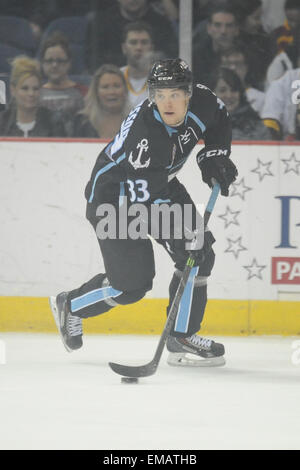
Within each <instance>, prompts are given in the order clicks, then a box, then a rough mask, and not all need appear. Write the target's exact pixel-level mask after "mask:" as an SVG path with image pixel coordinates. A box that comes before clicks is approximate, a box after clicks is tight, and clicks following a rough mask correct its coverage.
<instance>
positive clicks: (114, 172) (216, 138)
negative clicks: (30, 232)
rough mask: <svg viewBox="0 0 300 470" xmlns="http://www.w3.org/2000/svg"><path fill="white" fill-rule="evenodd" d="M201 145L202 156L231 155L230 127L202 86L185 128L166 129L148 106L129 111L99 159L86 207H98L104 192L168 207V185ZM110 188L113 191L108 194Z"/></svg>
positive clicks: (191, 104)
mask: <svg viewBox="0 0 300 470" xmlns="http://www.w3.org/2000/svg"><path fill="white" fill-rule="evenodd" d="M200 140H203V142H204V146H205V148H204V149H203V152H204V153H205V152H207V151H216V150H217V151H221V152H223V153H224V154H226V155H227V156H229V155H230V146H231V122H230V117H229V115H228V112H227V110H226V108H225V105H224V103H223V102H222V101H221V100H220V99H219V98H217V96H216V95H215V94H214V93H213V92H212V91H211V90H209V89H208V88H207V87H205V86H203V85H200V84H198V85H195V86H194V87H193V94H192V97H191V99H190V102H189V106H188V111H187V113H186V116H185V120H184V122H183V123H182V124H181V125H180V126H178V127H170V126H168V125H166V124H165V123H164V122H163V120H162V118H161V116H160V114H159V111H158V108H157V106H156V105H155V104H154V103H151V102H150V101H149V100H145V101H144V102H143V103H141V104H140V105H138V106H137V107H136V108H134V109H133V110H132V111H131V112H130V114H129V115H128V116H127V118H126V119H125V120H124V121H123V123H122V125H121V128H120V131H119V133H118V134H117V135H116V136H115V138H114V139H113V140H112V141H111V142H110V143H109V144H108V145H107V146H106V147H105V149H103V151H102V152H101V153H100V155H99V157H98V159H97V161H96V164H95V167H94V169H93V172H92V175H91V179H90V181H89V183H88V185H87V188H86V193H85V194H86V198H87V200H88V202H89V203H92V202H99V201H100V200H101V199H102V197H101V196H100V193H102V194H103V188H104V187H106V189H107V191H105V193H106V194H108V193H109V187H110V188H111V189H112V190H113V191H115V190H116V187H119V188H120V195H122V194H125V193H126V195H128V196H129V199H130V201H131V202H134V203H136V202H143V203H146V204H148V203H154V202H171V201H169V191H168V183H169V182H170V181H171V180H172V179H173V178H174V177H175V176H176V174H177V173H178V172H179V171H180V169H181V168H182V167H183V165H184V164H185V162H186V161H187V159H188V158H189V156H190V154H191V152H192V150H193V148H194V147H195V145H196V144H197V143H198V142H199V141H200ZM113 188H114V189H113Z"/></svg>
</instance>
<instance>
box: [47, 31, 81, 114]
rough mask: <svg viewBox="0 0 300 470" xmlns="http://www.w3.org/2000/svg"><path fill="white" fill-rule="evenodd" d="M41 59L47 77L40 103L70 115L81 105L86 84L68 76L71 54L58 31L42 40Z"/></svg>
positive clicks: (66, 41) (67, 44)
mask: <svg viewBox="0 0 300 470" xmlns="http://www.w3.org/2000/svg"><path fill="white" fill-rule="evenodd" d="M40 59H41V63H42V69H43V73H44V75H45V77H46V79H47V81H46V83H45V84H44V85H43V88H42V92H41V101H42V103H43V105H44V106H46V107H47V108H49V109H52V110H56V111H59V112H60V113H61V114H62V115H63V116H65V117H66V118H68V117H70V116H73V114H74V113H76V112H77V111H78V110H80V109H82V107H83V105H84V96H85V94H86V92H87V87H86V86H85V85H82V84H80V83H76V82H74V81H73V80H71V79H70V77H69V72H70V69H71V66H72V58H71V51H70V47H69V43H68V40H67V38H66V37H65V36H64V35H63V34H61V33H59V32H55V33H53V35H51V36H49V37H48V38H47V39H46V40H45V42H44V43H43V44H42V48H41V55H40Z"/></svg>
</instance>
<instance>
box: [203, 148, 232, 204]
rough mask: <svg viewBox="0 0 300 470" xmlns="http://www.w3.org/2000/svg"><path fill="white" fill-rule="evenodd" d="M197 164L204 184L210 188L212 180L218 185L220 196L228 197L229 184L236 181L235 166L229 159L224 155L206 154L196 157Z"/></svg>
mask: <svg viewBox="0 0 300 470" xmlns="http://www.w3.org/2000/svg"><path fill="white" fill-rule="evenodd" d="M197 163H198V166H199V168H200V170H201V173H202V179H203V181H204V183H207V184H208V186H209V187H210V188H212V186H213V183H212V179H213V178H214V179H215V180H216V181H217V182H218V183H219V185H220V188H221V194H222V196H228V189H229V186H230V185H231V183H233V182H234V181H235V180H236V177H237V175H238V171H237V169H236V166H235V164H234V163H233V162H232V160H230V159H229V157H226V156H224V155H212V156H207V153H206V154H203V153H202V154H201V152H199V153H198V155H197Z"/></svg>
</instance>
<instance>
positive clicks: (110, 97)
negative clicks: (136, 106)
mask: <svg viewBox="0 0 300 470" xmlns="http://www.w3.org/2000/svg"><path fill="white" fill-rule="evenodd" d="M127 97H128V91H127V86H126V82H125V79H124V75H123V73H122V72H121V70H120V69H119V68H118V67H117V66H115V65H111V64H104V65H102V66H101V67H99V69H98V70H97V71H96V72H95V74H94V75H93V79H92V82H91V85H90V88H89V91H88V93H87V96H86V98H85V106H84V108H83V110H82V111H80V112H79V113H77V115H76V117H75V119H74V122H73V126H72V127H73V131H72V136H73V137H90V138H91V137H96V138H99V137H101V138H102V139H111V138H113V137H114V136H115V135H116V133H117V132H118V131H119V128H120V125H121V123H122V121H123V119H124V118H125V117H126V116H127V114H128V113H129V111H130V105H129V102H128V99H127Z"/></svg>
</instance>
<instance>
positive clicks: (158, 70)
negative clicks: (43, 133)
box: [51, 59, 237, 365]
mask: <svg viewBox="0 0 300 470" xmlns="http://www.w3.org/2000/svg"><path fill="white" fill-rule="evenodd" d="M148 87H149V99H146V100H145V101H144V102H143V103H141V104H140V105H138V106H137V107H136V108H135V109H134V110H132V112H131V113H130V114H129V115H128V117H127V119H125V121H124V122H123V123H122V126H121V129H120V132H119V133H118V134H117V135H116V137H115V138H114V140H112V141H111V142H110V143H109V144H108V145H107V146H106V147H105V148H104V149H103V150H102V152H101V153H100V155H99V157H98V159H97V161H96V164H95V166H94V169H93V171H92V174H91V178H90V181H89V182H88V184H87V187H86V190H85V196H86V199H87V211H86V215H87V218H88V220H89V221H90V222H91V224H92V225H93V227H94V229H95V231H96V233H97V235H98V241H99V245H100V249H101V253H102V256H103V260H104V266H105V273H102V274H98V275H96V276H95V277H94V278H92V279H91V280H89V281H88V282H87V283H85V284H83V285H82V286H81V287H79V288H77V289H74V290H72V291H69V292H62V293H60V294H59V295H58V296H57V297H56V298H54V297H52V298H51V307H52V310H53V314H54V317H55V318H56V322H57V326H58V329H59V331H60V333H61V337H62V340H63V342H64V345H65V347H66V349H67V350H68V351H72V350H74V349H78V348H80V347H81V346H82V318H87V317H91V316H96V315H99V314H102V313H104V312H107V311H108V310H110V309H111V308H113V307H114V306H116V305H125V304H130V303H133V302H137V301H138V300H140V299H142V298H143V297H144V295H145V294H146V292H147V291H149V290H151V288H152V281H153V278H154V275H155V269H154V256H153V248H152V242H151V241H150V239H149V238H146V237H144V238H138V239H133V238H130V237H129V236H128V237H127V238H124V237H120V236H116V237H110V238H105V237H101V236H99V230H98V229H99V225H98V224H99V222H101V220H103V211H101V207H103V204H107V203H109V204H112V205H113V207H114V208H115V211H116V213H120V211H121V208H122V205H123V204H124V200H125V199H124V198H127V199H126V200H128V203H129V205H130V204H133V203H140V204H144V205H145V206H146V207H150V206H151V205H153V204H154V205H155V204H159V205H160V204H169V205H171V204H175V203H176V204H178V205H179V206H180V207H181V208H183V206H184V205H185V204H189V205H190V206H191V207H192V209H193V214H194V215H195V211H196V209H195V206H194V204H193V202H192V200H191V198H190V196H189V194H188V192H187V190H186V189H185V187H184V186H183V185H182V184H181V183H179V181H178V180H177V178H176V174H177V173H178V171H179V170H180V169H181V168H182V166H183V165H184V163H185V162H186V160H187V158H188V156H189V154H190V153H191V151H192V149H193V148H194V147H195V145H196V144H197V143H198V141H199V140H200V139H204V142H205V147H204V148H203V149H202V150H201V151H200V152H199V153H198V155H197V162H198V165H199V167H200V170H201V172H202V179H203V181H204V182H205V183H207V184H208V185H209V186H210V187H211V186H212V179H213V178H214V179H215V180H217V181H218V182H219V184H220V187H221V194H222V195H223V196H228V188H229V186H230V184H231V183H232V182H233V181H234V180H235V179H236V176H237V170H236V167H235V165H234V164H233V162H232V161H231V160H230V159H229V155H230V148H231V147H230V146H231V125H230V118H229V115H228V112H227V111H226V108H225V105H224V103H223V102H222V101H221V100H219V99H218V98H217V97H216V95H215V94H214V93H212V92H211V91H210V90H209V89H208V88H206V87H204V86H202V85H199V84H198V85H195V86H193V84H192V73H191V71H190V70H189V68H188V66H187V65H186V63H185V62H184V61H182V60H181V59H167V60H162V61H158V62H156V63H155V64H154V66H153V67H152V70H151V72H150V74H149V78H148ZM117 220H118V219H117ZM120 224H121V222H120ZM183 224H184V222H183ZM97 227H98V228H97ZM173 228H174V227H173ZM171 232H172V231H171ZM171 232H170V233H171ZM172 233H174V231H173V232H172ZM135 238H136V237H135ZM214 241H215V239H214V237H213V235H212V233H211V232H210V231H209V230H206V231H205V236H204V244H203V247H202V249H199V250H198V251H197V252H196V255H197V256H196V263H195V266H194V268H193V269H192V272H191V274H190V277H189V280H188V285H187V286H186V290H185V292H184V296H185V299H184V301H182V302H181V304H180V308H179V311H178V314H177V319H176V322H175V324H174V327H173V330H172V331H171V334H170V336H169V338H168V340H167V349H168V350H169V351H170V354H169V358H168V362H169V363H170V364H172V365H173V364H174V365H185V364H190V363H192V365H194V364H197V365H198V364H199V365H200V363H201V365H202V364H203V361H204V363H206V362H208V363H209V364H213V365H220V364H224V346H223V345H222V344H220V343H216V342H214V341H213V340H210V339H207V338H203V337H201V336H199V335H197V334H196V333H197V332H198V331H199V330H200V325H201V322H202V319H203V315H204V311H205V306H206V301H207V278H208V276H209V275H210V273H211V270H212V267H213V265H214V257H215V256H214V252H213V249H212V244H213V243H214ZM157 242H158V243H160V244H161V245H162V246H163V247H164V248H165V249H166V250H167V251H168V253H169V254H170V256H171V258H172V260H173V262H174V264H175V272H174V275H173V278H172V280H171V282H170V286H169V297H170V298H169V307H170V305H171V304H172V299H173V298H174V295H175V293H176V289H177V286H178V284H179V281H180V277H181V274H182V271H183V269H184V266H185V262H186V260H187V257H188V251H187V248H186V246H187V245H186V240H185V239H184V237H181V238H179V239H178V238H176V237H174V236H172V235H170V237H169V238H168V239H165V238H164V237H162V236H159V237H158V239H157ZM169 307H168V309H169Z"/></svg>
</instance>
